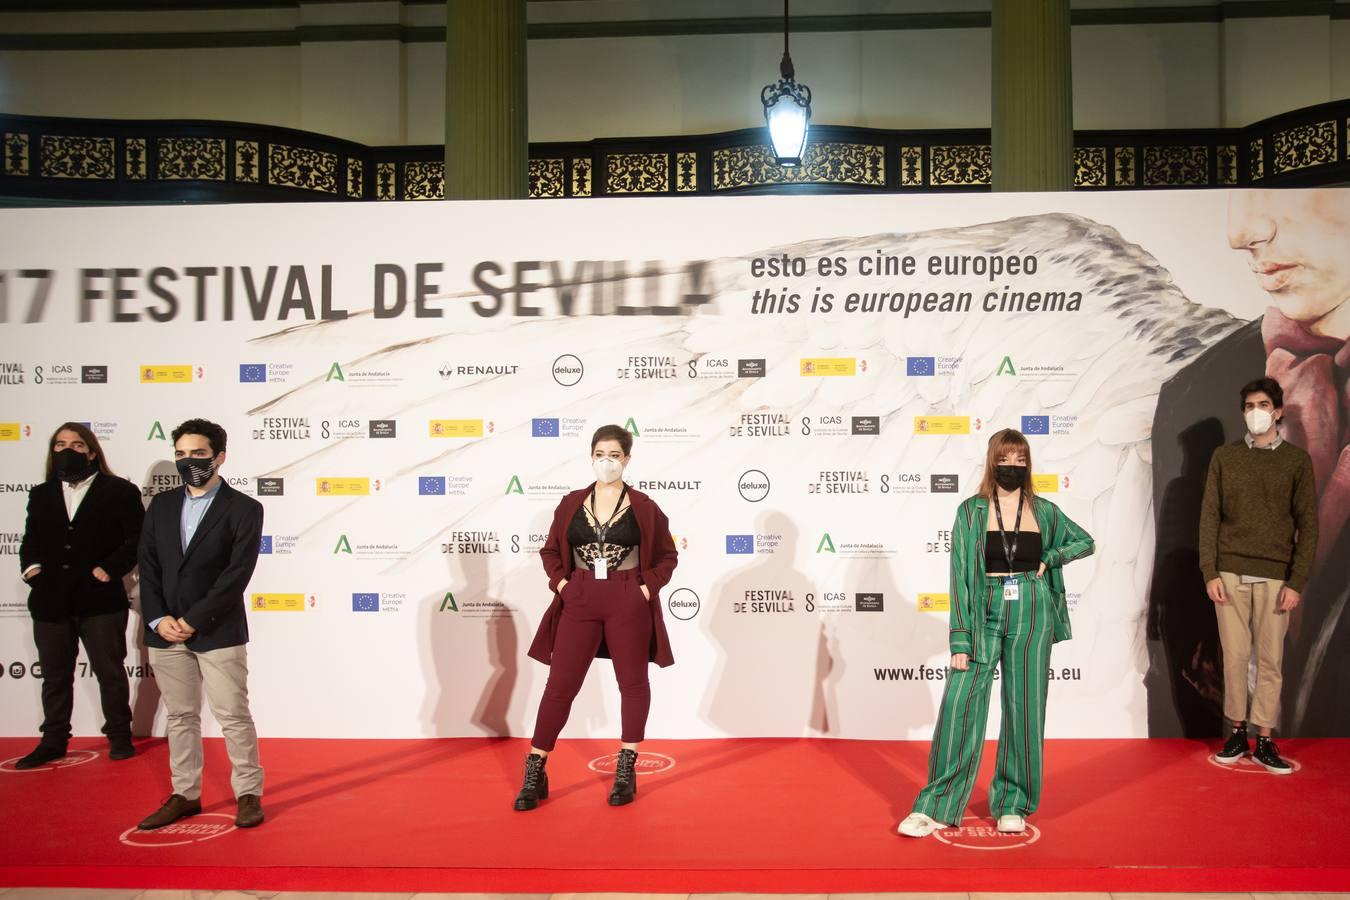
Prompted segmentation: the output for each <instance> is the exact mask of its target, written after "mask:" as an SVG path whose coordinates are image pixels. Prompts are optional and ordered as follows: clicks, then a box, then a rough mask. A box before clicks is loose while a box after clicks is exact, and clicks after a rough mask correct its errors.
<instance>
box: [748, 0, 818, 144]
mask: <svg viewBox="0 0 1350 900" xmlns="http://www.w3.org/2000/svg"><path fill="white" fill-rule="evenodd" d="M779 74H780V75H782V77H781V78H779V79H778V81H777V82H776V83H775V84H769V85H765V86H764V90H762V91H760V92H759V101H760V102H761V103H763V104H764V121H765V122H766V123H767V124H768V126H769V143H770V145H771V146H772V147H773V156H774V159H775V160H776V161H777V162H778V164H779V165H780V166H800V165H801V164H802V157H803V156H805V155H806V132H807V130H808V129H809V128H810V126H811V89H810V88H809V87H807V86H806V85H804V84H798V83H797V79H796V72H795V71H794V70H793V68H792V57H791V55H789V54H788V0H783V62H782V63H781V64H780V66H779Z"/></svg>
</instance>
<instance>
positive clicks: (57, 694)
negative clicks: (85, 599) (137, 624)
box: [33, 609, 131, 747]
mask: <svg viewBox="0 0 1350 900" xmlns="http://www.w3.org/2000/svg"><path fill="white" fill-rule="evenodd" d="M127 615H128V612H127V610H125V609H124V610H122V611H120V612H113V613H101V614H99V615H96V616H72V617H70V618H68V619H65V620H63V621H60V622H39V621H37V620H36V619H34V620H33V640H34V642H35V643H36V644H37V651H38V663H39V664H40V665H41V666H42V714H43V720H42V743H44V744H49V745H52V746H57V747H64V746H65V745H66V742H67V741H68V740H69V739H70V712H71V709H72V708H73V707H74V705H75V657H76V655H77V654H78V653H79V645H80V644H81V643H83V644H84V654H85V656H86V657H88V659H89V668H90V669H92V670H93V672H94V677H95V678H97V679H98V693H99V698H100V699H101V700H102V701H103V733H104V734H106V735H108V737H130V736H131V686H130V684H129V683H128V681H127V670H126V658H127Z"/></svg>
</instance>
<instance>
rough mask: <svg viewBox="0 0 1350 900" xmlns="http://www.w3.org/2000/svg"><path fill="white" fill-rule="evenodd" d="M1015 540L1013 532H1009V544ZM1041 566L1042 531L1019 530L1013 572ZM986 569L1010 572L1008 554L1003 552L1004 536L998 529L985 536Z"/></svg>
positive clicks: (998, 572) (1031, 569)
mask: <svg viewBox="0 0 1350 900" xmlns="http://www.w3.org/2000/svg"><path fill="white" fill-rule="evenodd" d="M1012 542H1013V535H1012V532H1008V545H1009V546H1010V547H1011V546H1012ZM1040 567H1041V533H1040V532H1039V531H1019V532H1017V552H1016V553H1014V554H1013V564H1012V571H1013V572H1035V571H1036V570H1037V569H1039V568H1040ZM984 570H985V571H986V572H994V573H996V574H1000V575H1003V574H1010V573H1009V572H1008V556H1007V554H1006V553H1004V552H1003V538H1001V537H1000V536H999V533H998V532H997V531H990V532H988V533H987V534H985V536H984Z"/></svg>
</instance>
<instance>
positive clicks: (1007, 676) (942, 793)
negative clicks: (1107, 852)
mask: <svg viewBox="0 0 1350 900" xmlns="http://www.w3.org/2000/svg"><path fill="white" fill-rule="evenodd" d="M1016 577H1017V581H1018V590H1019V591H1020V596H1019V598H1018V599H1017V600H1012V601H1007V602H1005V601H1004V599H1003V579H1001V578H988V579H986V581H985V587H984V591H983V595H982V596H981V597H979V598H978V601H979V602H981V603H983V604H984V608H985V613H984V616H985V621H984V625H983V628H982V632H981V634H980V639H979V642H978V643H977V645H976V646H978V647H980V649H981V651H982V652H981V653H980V655H981V656H993V655H994V654H993V652H992V648H998V652H997V657H998V662H999V664H1000V668H1001V676H998V677H999V680H1001V681H1002V682H1003V691H1002V695H1003V728H1002V731H1001V732H1000V733H999V736H998V766H997V768H996V769H995V771H994V781H993V784H991V785H990V787H989V810H990V812H991V813H992V814H993V816H994V818H998V817H999V816H1003V815H1019V816H1026V815H1030V814H1031V813H1033V812H1035V811H1036V807H1037V806H1039V805H1040V800H1041V766H1042V753H1041V751H1042V744H1043V743H1044V740H1045V696H1046V691H1047V690H1048V688H1049V680H1048V673H1049V668H1050V645H1051V643H1052V642H1053V635H1054V622H1053V618H1054V610H1053V609H1052V607H1051V598H1050V583H1049V581H1048V579H1045V578H1036V577H1035V574H1034V573H1029V574H1025V575H1018V576H1016ZM995 677H996V676H995V665H994V663H993V662H988V663H979V662H976V661H975V660H974V659H973V658H972V659H971V660H970V668H968V669H966V670H965V671H959V670H956V669H948V670H947V687H946V690H945V691H944V692H943V695H942V708H941V710H940V711H939V712H938V721H937V729H936V730H935V731H934V732H933V746H932V749H931V750H930V751H929V754H928V784H927V785H925V786H924V788H923V790H922V791H920V792H919V796H918V797H917V798H916V799H915V801H914V812H920V813H924V814H925V815H928V816H931V817H932V818H934V819H936V820H938V821H939V822H946V823H947V824H948V825H960V824H961V819H962V818H963V817H964V816H965V811H966V805H967V804H968V803H969V802H970V794H971V791H972V790H974V788H975V776H976V775H977V774H979V771H980V757H981V755H983V752H984V732H985V723H986V722H987V720H988V718H989V694H990V692H991V691H992V690H993V687H994V680H995Z"/></svg>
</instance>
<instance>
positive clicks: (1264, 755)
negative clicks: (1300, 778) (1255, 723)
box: [1252, 736, 1294, 775]
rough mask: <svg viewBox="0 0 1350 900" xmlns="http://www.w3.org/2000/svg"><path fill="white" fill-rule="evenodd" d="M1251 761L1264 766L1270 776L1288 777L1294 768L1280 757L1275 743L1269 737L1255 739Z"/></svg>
mask: <svg viewBox="0 0 1350 900" xmlns="http://www.w3.org/2000/svg"><path fill="white" fill-rule="evenodd" d="M1252 759H1254V760H1256V761H1257V762H1259V763H1260V764H1261V765H1263V766H1265V767H1266V771H1267V772H1270V773H1271V774H1272V775H1289V774H1291V773H1293V771H1294V767H1293V766H1291V765H1289V761H1288V760H1286V759H1283V758H1282V757H1281V756H1280V751H1279V749H1278V748H1277V747H1276V746H1275V741H1273V740H1271V738H1270V737H1269V736H1259V737H1257V739H1256V752H1255V753H1253V754H1252Z"/></svg>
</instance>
